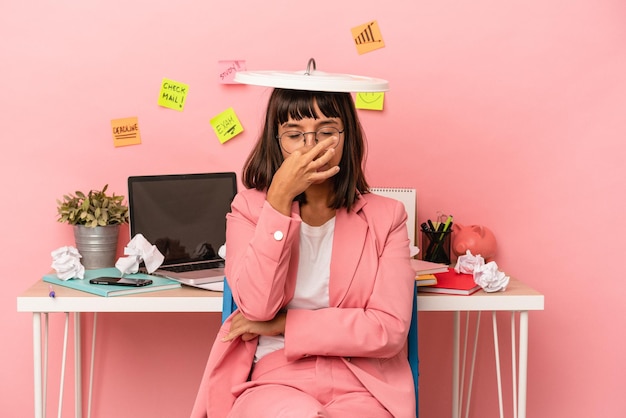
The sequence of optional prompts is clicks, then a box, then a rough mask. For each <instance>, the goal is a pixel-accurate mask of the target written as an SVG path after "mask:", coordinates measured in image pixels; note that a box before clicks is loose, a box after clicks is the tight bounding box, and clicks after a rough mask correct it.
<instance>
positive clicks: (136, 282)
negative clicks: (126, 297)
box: [89, 277, 152, 287]
mask: <svg viewBox="0 0 626 418" xmlns="http://www.w3.org/2000/svg"><path fill="white" fill-rule="evenodd" d="M89 283H91V284H109V285H111V284H112V285H115V286H134V287H139V286H148V285H149V284H152V280H150V279H130V278H127V277H98V278H95V279H91V280H89Z"/></svg>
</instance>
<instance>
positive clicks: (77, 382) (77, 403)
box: [74, 312, 83, 418]
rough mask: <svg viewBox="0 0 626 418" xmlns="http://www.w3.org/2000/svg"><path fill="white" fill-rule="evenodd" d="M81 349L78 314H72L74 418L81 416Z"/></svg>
mask: <svg viewBox="0 0 626 418" xmlns="http://www.w3.org/2000/svg"><path fill="white" fill-rule="evenodd" d="M81 348H82V347H81V332H80V312H74V411H75V414H74V416H75V417H76V418H82V416H83V403H82V400H83V392H82V388H83V385H82V383H83V382H82V369H81V359H82V357H81Z"/></svg>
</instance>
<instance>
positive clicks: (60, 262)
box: [50, 246, 85, 280]
mask: <svg viewBox="0 0 626 418" xmlns="http://www.w3.org/2000/svg"><path fill="white" fill-rule="evenodd" d="M50 255H52V268H53V269H54V270H55V271H56V272H57V277H58V278H59V279H61V280H69V279H74V278H76V279H83V278H84V277H85V267H84V266H83V265H82V264H81V262H80V259H81V257H82V256H81V255H80V253H79V252H78V250H77V249H76V248H75V247H72V246H65V247H60V248H57V249H56V250H54V251H52V252H51V253H50Z"/></svg>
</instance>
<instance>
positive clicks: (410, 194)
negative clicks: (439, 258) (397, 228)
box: [370, 187, 417, 245]
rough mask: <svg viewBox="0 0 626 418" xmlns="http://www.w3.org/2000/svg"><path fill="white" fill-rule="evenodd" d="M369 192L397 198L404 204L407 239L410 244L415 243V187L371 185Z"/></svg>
mask: <svg viewBox="0 0 626 418" xmlns="http://www.w3.org/2000/svg"><path fill="white" fill-rule="evenodd" d="M370 192H372V193H376V194H378V195H381V196H386V197H390V198H392V199H396V200H399V201H400V202H402V203H403V204H404V208H405V209H406V214H407V216H408V219H407V221H406V227H407V229H408V232H409V239H410V240H411V245H415V225H416V223H417V192H416V191H415V189H406V188H401V187H372V188H370Z"/></svg>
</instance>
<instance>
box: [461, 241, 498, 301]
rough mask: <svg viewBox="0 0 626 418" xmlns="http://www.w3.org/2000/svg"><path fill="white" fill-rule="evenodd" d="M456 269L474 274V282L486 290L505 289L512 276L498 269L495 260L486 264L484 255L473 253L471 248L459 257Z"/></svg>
mask: <svg viewBox="0 0 626 418" xmlns="http://www.w3.org/2000/svg"><path fill="white" fill-rule="evenodd" d="M454 271H456V272H457V273H465V274H472V275H473V276H474V282H475V283H476V284H477V285H479V286H480V287H482V289H483V290H484V291H485V292H498V291H504V290H506V287H507V286H508V285H509V280H510V277H509V276H507V275H506V274H504V273H503V272H501V271H500V270H498V265H497V264H496V262H495V261H490V262H488V263H486V264H485V260H484V259H483V257H482V256H480V255H472V252H471V251H470V250H467V251H466V252H465V254H464V255H462V256H460V257H459V258H458V259H457V261H456V266H454Z"/></svg>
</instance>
